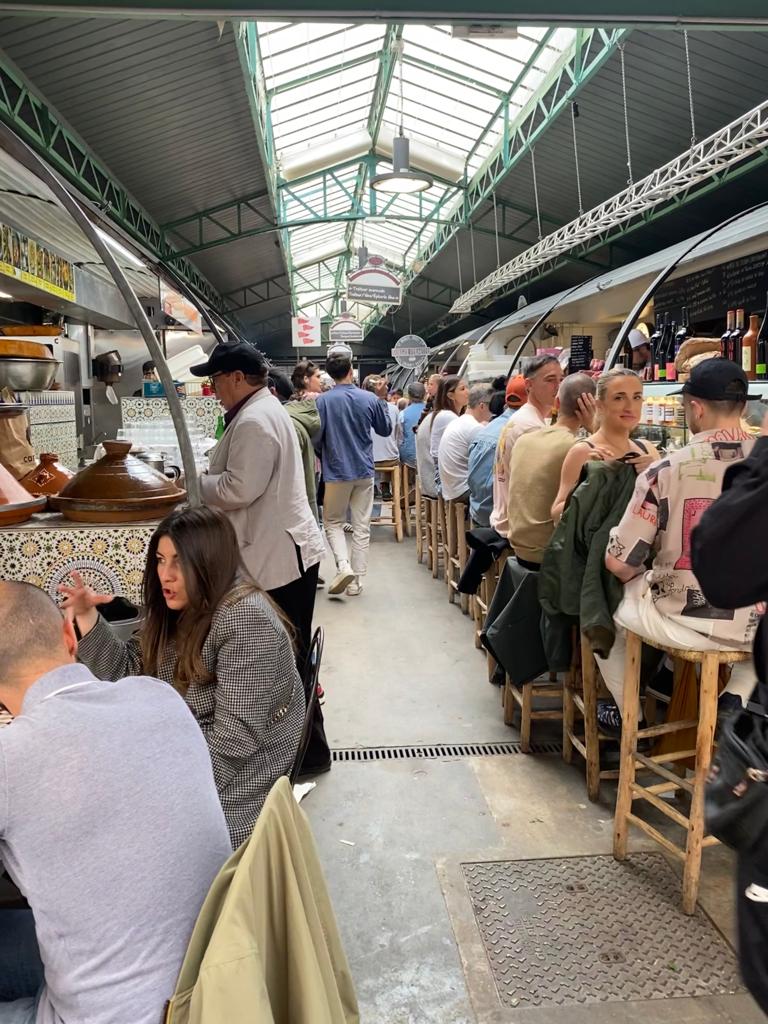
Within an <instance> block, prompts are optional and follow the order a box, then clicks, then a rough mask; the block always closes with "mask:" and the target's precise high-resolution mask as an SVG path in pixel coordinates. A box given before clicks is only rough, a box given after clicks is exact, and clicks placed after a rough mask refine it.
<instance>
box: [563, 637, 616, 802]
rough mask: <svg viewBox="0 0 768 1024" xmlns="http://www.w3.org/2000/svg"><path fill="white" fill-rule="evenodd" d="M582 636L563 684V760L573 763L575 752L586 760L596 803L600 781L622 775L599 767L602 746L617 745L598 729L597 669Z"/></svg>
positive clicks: (591, 796) (590, 792)
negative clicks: (580, 724)
mask: <svg viewBox="0 0 768 1024" xmlns="http://www.w3.org/2000/svg"><path fill="white" fill-rule="evenodd" d="M575 632H576V630H574V633H575ZM580 636H581V643H580V647H579V649H578V651H577V649H576V638H575V637H574V655H573V661H572V664H571V671H570V672H568V673H567V675H566V677H565V680H564V683H563V760H564V761H565V763H566V764H572V763H573V752H574V750H577V751H578V752H579V753H580V754H581V756H582V757H583V758H584V764H585V769H586V775H587V796H588V797H589V799H590V800H591V801H592V802H593V803H594V802H596V801H597V800H599V799H600V780H601V779H618V777H619V773H618V771H617V770H616V769H601V767H600V744H601V743H605V742H607V741H610V740H613V741H614V742H615V737H613V736H608V735H606V734H605V733H603V732H600V730H599V729H598V727H597V694H598V688H599V685H600V684H599V677H598V673H597V671H596V670H597V666H596V665H595V656H594V654H593V653H592V648H591V647H590V646H589V641H588V640H587V639H586V637H584V636H583V635H581V634H580ZM579 654H580V657H579ZM577 712H578V714H579V715H581V718H582V720H583V729H584V732H583V734H579V733H577V732H576V713H577Z"/></svg>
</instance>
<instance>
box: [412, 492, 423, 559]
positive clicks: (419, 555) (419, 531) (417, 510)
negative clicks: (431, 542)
mask: <svg viewBox="0 0 768 1024" xmlns="http://www.w3.org/2000/svg"><path fill="white" fill-rule="evenodd" d="M413 511H414V519H415V529H416V561H417V562H418V563H419V565H421V563H422V562H423V561H424V505H423V499H422V497H421V488H420V487H419V478H418V476H417V477H416V495H415V498H414V507H413Z"/></svg>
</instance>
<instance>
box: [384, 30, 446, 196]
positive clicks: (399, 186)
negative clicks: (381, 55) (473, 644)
mask: <svg viewBox="0 0 768 1024" xmlns="http://www.w3.org/2000/svg"><path fill="white" fill-rule="evenodd" d="M397 64H398V70H399V73H400V132H399V134H398V135H396V136H395V138H394V140H393V142H392V170H391V171H388V172H387V173H386V174H377V175H375V176H374V177H373V178H371V188H373V189H375V190H376V191H377V192H386V193H389V194H390V195H396V194H397V193H399V192H424V191H425V189H428V188H432V185H433V184H434V183H433V181H432V179H431V178H430V177H429V175H427V174H422V173H421V171H412V170H411V157H410V143H409V141H408V139H407V137H406V135H405V132H404V131H403V108H404V102H403V42H402V40H401V41H400V44H399V51H398V56H397Z"/></svg>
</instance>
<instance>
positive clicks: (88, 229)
mask: <svg viewBox="0 0 768 1024" xmlns="http://www.w3.org/2000/svg"><path fill="white" fill-rule="evenodd" d="M0 146H2V148H3V149H5V150H6V152H8V153H9V154H10V155H11V156H12V157H13V158H14V159H15V160H18V162H19V163H20V164H23V166H24V167H26V168H27V170H29V171H31V172H32V173H33V174H36V175H37V177H38V178H39V179H40V180H41V181H42V182H43V183H44V184H45V185H46V186H47V187H48V188H49V189H50V190H51V192H52V193H53V194H54V196H55V197H56V199H58V201H59V202H60V203H61V205H62V207H63V208H64V209H65V210H66V211H67V213H69V215H70V216H71V217H72V219H73V220H74V221H75V223H76V224H77V226H78V227H79V228H80V230H81V231H82V232H83V234H84V235H85V237H86V238H87V239H88V241H89V242H90V243H91V245H92V246H93V248H94V249H95V250H96V252H97V253H98V255H99V257H100V258H101V260H102V262H103V263H104V265H105V267H106V268H107V270H108V271H109V273H110V275H111V276H112V280H113V281H114V282H115V286H116V287H117V290H118V291H119V292H120V294H121V295H122V297H123V300H124V301H125V304H126V305H127V306H128V309H129V310H130V312H131V314H132V316H133V319H134V320H135V322H136V326H137V327H138V329H139V331H140V333H141V336H142V338H143V339H144V342H145V344H146V346H147V349H148V351H149V354H150V355H151V356H152V359H153V360H154V362H155V365H156V366H157V370H158V374H159V376H160V380H161V381H162V384H163V386H164V388H165V395H166V399H167V401H168V408H169V410H170V413H171V419H172V420H173V425H174V427H175V429H176V436H177V438H178V441H179V450H180V452H181V461H182V463H183V465H184V477H185V482H186V488H187V496H188V498H189V504H190V505H193V506H196V505H200V504H201V500H200V484H199V481H198V479H197V471H196V468H195V455H194V452H193V450H192V443H191V441H190V439H189V431H188V430H187V424H186V422H185V420H184V413H183V411H182V408H181V402H180V401H179V397H178V395H177V394H176V388H175V386H174V383H173V377H172V376H171V372H170V370H169V369H168V364H167V363H166V361H165V355H164V354H163V350H162V348H161V346H160V344H159V342H158V340H157V338H156V337H155V332H154V331H153V329H152V325H151V323H150V322H149V319H148V318H147V314H146V313H145V312H144V307H143V306H142V304H141V303H140V302H139V300H138V298H137V296H136V293H135V292H134V290H133V288H131V286H130V284H129V283H128V279H127V278H126V276H125V274H124V273H123V271H122V269H121V268H120V266H119V265H118V263H117V261H116V259H115V258H114V256H113V255H112V251H111V250H110V248H109V246H108V245H107V244H106V242H104V241H102V239H101V238H100V236H99V234H98V232H97V231H96V228H95V227H94V225H93V224H92V223H91V220H90V218H89V217H88V215H87V214H86V213H85V211H84V210H83V208H82V207H81V205H80V203H78V202H77V200H76V199H75V198H74V196H72V195H71V194H70V193H69V191H68V190H67V189H66V187H65V186H64V184H63V183H62V182H61V181H60V180H59V178H58V177H57V176H56V175H55V174H54V173H53V171H51V170H50V168H49V167H48V166H47V165H46V164H45V162H44V161H43V160H42V158H41V157H39V156H38V155H37V153H35V152H34V150H32V149H30V147H29V146H28V145H27V144H26V143H25V142H23V141H22V140H21V139H20V138H19V136H18V135H16V133H15V132H14V131H12V130H11V129H10V128H9V127H8V126H7V125H5V124H3V123H2V122H1V121H0Z"/></svg>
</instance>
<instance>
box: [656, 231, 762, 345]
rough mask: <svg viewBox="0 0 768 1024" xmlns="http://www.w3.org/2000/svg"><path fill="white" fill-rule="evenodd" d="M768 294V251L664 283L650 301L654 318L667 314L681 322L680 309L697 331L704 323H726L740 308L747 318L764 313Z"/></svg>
mask: <svg viewBox="0 0 768 1024" xmlns="http://www.w3.org/2000/svg"><path fill="white" fill-rule="evenodd" d="M766 290H768V251H766V250H764V251H763V252H756V253H753V254H752V255H751V256H743V257H742V258H741V259H738V260H731V261H730V262H729V263H722V264H721V265H720V266H717V267H709V269H708V270H699V271H697V272H696V273H695V274H688V275H687V276H686V277H679V278H677V280H675V281H667V282H666V283H665V284H663V285H662V286H661V288H659V290H658V291H657V292H656V294H655V295H654V297H653V304H654V309H655V311H656V315H657V316H658V315H660V314H662V313H666V312H669V313H671V314H672V318H673V319H674V320H678V321H679V318H680V312H681V310H682V308H683V306H687V307H688V319H689V321H690V323H691V324H692V325H693V326H694V328H695V327H696V325H697V324H698V323H702V322H703V321H707V320H718V321H722V322H723V323H725V314H726V312H727V311H728V310H729V309H738V308H743V309H744V310H745V311H746V314H747V316H749V314H750V313H755V312H758V311H762V310H764V309H765V295H766Z"/></svg>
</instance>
